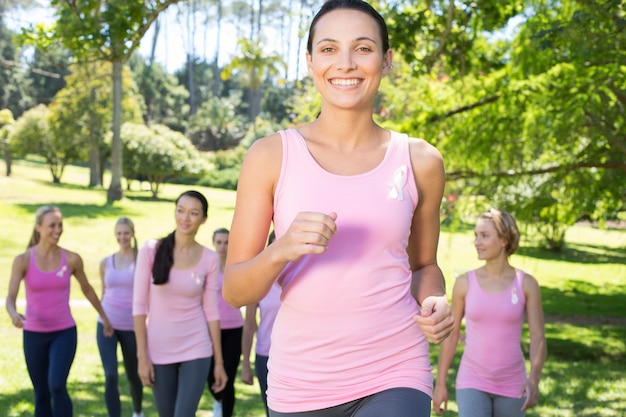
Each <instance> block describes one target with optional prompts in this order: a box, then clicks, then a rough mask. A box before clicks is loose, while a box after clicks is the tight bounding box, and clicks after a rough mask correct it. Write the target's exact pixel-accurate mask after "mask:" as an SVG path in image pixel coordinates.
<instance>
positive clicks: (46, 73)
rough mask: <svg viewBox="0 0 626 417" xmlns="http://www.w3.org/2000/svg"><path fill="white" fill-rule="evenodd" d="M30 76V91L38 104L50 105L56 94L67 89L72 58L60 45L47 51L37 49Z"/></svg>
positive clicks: (51, 46) (54, 45)
mask: <svg viewBox="0 0 626 417" xmlns="http://www.w3.org/2000/svg"><path fill="white" fill-rule="evenodd" d="M29 67H30V68H31V69H32V70H31V71H30V74H29V75H28V79H29V80H30V81H31V83H30V90H31V92H32V93H31V94H32V96H33V98H34V99H35V100H36V102H37V104H45V105H49V104H50V102H51V101H52V98H53V97H54V96H55V95H56V93H57V92H58V91H59V90H60V89H62V88H63V87H65V77H66V76H67V75H68V74H69V73H70V56H69V54H68V52H67V51H66V50H65V49H63V48H61V47H60V45H58V44H52V45H50V46H49V47H48V48H45V49H35V50H34V51H33V54H32V59H31V62H29Z"/></svg>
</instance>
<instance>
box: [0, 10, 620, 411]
mask: <svg viewBox="0 0 626 417" xmlns="http://www.w3.org/2000/svg"><path fill="white" fill-rule="evenodd" d="M321 3H322V2H321V1H312V0H311V1H307V0H300V1H296V0H283V1H277V0H273V1H272V0H256V1H254V0H251V1H234V0H232V1H215V0H205V1H199V0H189V1H175V0H171V1H156V0H152V1H145V2H135V1H126V0H117V1H114V2H113V1H101V2H99V1H96V0H81V1H65V0H55V1H52V2H51V3H45V2H36V1H32V0H20V1H10V0H0V51H1V55H0V90H1V91H0V92H1V94H0V144H1V147H2V148H1V151H2V153H3V156H4V163H3V164H1V165H0V169H2V171H3V173H4V174H5V176H2V177H0V226H1V227H2V228H1V229H0V230H2V231H3V233H2V234H1V236H0V271H1V275H0V288H6V286H7V284H8V277H9V271H10V264H11V261H12V259H13V257H14V256H15V255H16V254H17V253H19V252H20V251H22V250H23V249H24V246H25V244H26V242H27V239H28V236H29V234H30V231H31V227H32V223H33V218H34V212H35V210H36V209H37V207H38V206H40V205H42V204H49V203H53V204H56V205H58V206H59V207H60V208H61V209H62V211H63V213H64V215H65V220H66V221H65V229H66V230H65V233H64V236H63V239H62V242H61V243H62V245H63V246H65V247H67V248H68V249H72V250H75V251H77V252H79V253H80V254H81V255H82V256H83V258H84V261H85V265H86V269H87V272H88V276H89V277H90V280H91V282H92V284H93V285H94V286H95V287H96V288H97V289H98V290H99V288H100V283H99V282H98V281H99V280H98V278H97V264H98V261H99V260H100V259H101V258H102V257H103V256H105V255H106V254H108V253H110V252H112V251H114V250H115V241H114V239H113V235H112V233H113V232H112V227H113V224H114V221H115V219H116V218H117V217H119V216H121V215H127V216H129V217H131V218H133V220H135V222H136V224H137V232H138V235H139V239H140V240H145V239H147V238H151V237H159V236H162V235H164V234H166V233H167V232H168V231H170V229H171V228H173V221H171V222H168V221H167V219H171V217H170V216H171V215H172V212H173V204H172V201H173V199H174V198H175V197H176V195H177V194H178V193H179V192H180V191H181V190H184V189H186V188H189V187H194V188H198V189H200V190H202V191H203V192H205V193H206V194H207V195H208V197H209V200H210V202H211V209H210V218H209V221H208V224H207V225H206V226H204V228H203V231H202V232H201V236H200V240H201V241H202V242H203V243H205V244H206V245H208V246H210V243H211V242H210V233H211V231H212V230H213V229H214V228H217V227H228V225H229V224H230V218H231V215H232V209H233V206H234V195H235V192H234V189H235V187H236V182H237V176H238V172H239V167H240V164H241V161H242V158H243V155H244V154H245V151H246V149H247V147H249V146H250V144H251V143H253V142H254V140H256V139H257V138H259V137H261V136H263V135H265V134H267V133H269V132H273V131H275V130H278V129H282V128H287V127H297V126H298V125H299V124H301V123H305V122H306V121H308V120H311V119H312V118H313V117H315V115H316V113H317V111H318V110H319V98H318V97H317V96H316V95H315V92H314V90H313V87H312V85H311V82H310V80H309V79H308V78H306V77H302V75H301V74H302V70H301V68H298V65H301V64H300V63H299V62H301V61H299V60H298V59H294V58H293V57H294V56H302V55H303V53H304V52H303V51H304V45H303V44H304V40H303V38H302V36H303V35H304V34H305V31H306V27H307V26H308V24H309V22H310V19H311V16H312V14H313V13H314V11H315V10H317V8H319V6H320V5H321ZM373 4H375V5H376V7H378V8H379V10H381V11H383V13H384V15H385V16H386V18H387V20H388V23H389V29H390V36H391V42H392V46H393V48H394V50H395V51H396V55H395V59H394V60H395V67H394V69H393V71H392V73H391V74H390V76H389V77H387V78H386V79H385V80H384V81H383V85H382V88H381V94H380V97H379V99H378V101H377V104H376V109H375V114H374V117H375V118H376V120H377V121H379V122H380V123H381V124H383V125H384V126H385V127H387V128H390V129H396V130H399V131H403V132H406V133H408V134H410V135H412V136H416V137H423V138H425V139H426V140H428V141H429V142H431V143H433V144H434V145H435V146H437V148H438V149H440V150H441V152H442V154H443V155H444V158H445V161H446V170H447V180H448V181H447V191H446V198H445V199H444V201H442V226H443V234H442V239H441V242H440V253H439V258H440V263H441V265H442V268H443V269H444V273H445V275H446V277H447V280H448V287H449V288H452V284H453V282H454V277H455V276H456V275H458V274H459V273H461V272H463V271H465V270H467V269H470V268H474V267H476V266H477V265H478V264H477V262H476V259H475V254H474V249H473V247H472V227H473V221H474V219H475V216H476V215H477V214H478V213H479V212H480V211H482V210H484V209H485V208H487V207H489V206H496V207H498V208H502V209H506V210H509V211H511V212H512V213H514V214H515V216H516V217H517V218H518V220H519V221H520V225H521V227H522V232H523V236H524V238H523V241H522V247H521V249H520V252H519V254H518V255H515V256H514V258H513V260H512V261H513V264H514V265H516V266H519V267H521V268H523V269H525V270H526V271H527V272H529V273H531V274H533V275H535V276H536V277H537V278H538V280H539V282H540V284H541V286H542V295H543V300H544V309H545V312H546V315H547V317H548V324H547V326H546V329H547V338H548V351H549V354H548V362H547V364H546V371H545V373H544V377H543V379H542V382H541V385H540V388H541V392H542V396H543V399H542V402H541V404H540V406H539V407H538V408H536V409H535V410H532V411H531V412H530V413H529V416H539V415H541V416H623V415H625V414H626V376H625V375H626V372H625V371H626V365H625V364H626V347H625V342H624V341H625V340H626V328H625V318H626V303H625V302H624V301H625V300H626V296H625V295H624V294H625V289H626V288H625V287H626V266H625V265H626V237H625V236H626V232H625V229H624V223H625V221H626V213H625V210H626V209H625V207H626V204H625V202H626V187H624V184H626V121H625V115H626V111H625V108H626V64H625V63H626V12H625V2H624V1H620V0H599V1H573V0H566V1H558V2H557V1H549V0H528V1H521V0H505V1H495V0H480V1H471V2H470V1H467V2H465V1H450V0H433V1H429V2H415V1H409V0H406V1H402V0H396V1H392V0H389V1H376V2H373ZM42 6H43V7H45V8H47V9H48V10H51V11H52V12H51V13H49V14H48V18H46V19H45V20H43V21H42V22H35V24H31V23H32V20H31V21H29V22H31V23H25V24H22V23H24V22H26V20H24V19H23V16H24V15H29V14H32V15H38V12H37V13H36V10H40V8H41V7H42ZM95 11H99V12H98V13H96V12H95ZM162 13H163V16H166V13H167V15H169V16H171V15H174V16H175V19H174V20H175V21H176V22H177V23H176V24H177V25H178V26H176V25H175V24H172V23H169V24H165V21H163V22H161V21H162V19H163V18H164V17H159V16H160V15H161V14H162ZM170 19H171V18H170ZM168 21H169V20H168ZM169 22H171V21H169ZM159 28H160V29H159ZM207 28H210V30H208V29H207ZM166 30H167V31H170V34H169V38H171V37H173V36H174V35H173V34H172V33H171V32H172V31H173V32H174V33H177V31H178V32H179V33H177V34H178V35H180V37H181V41H180V43H179V48H180V49H181V50H183V51H184V54H183V56H184V57H185V59H184V60H182V61H181V60H176V62H177V63H178V64H180V65H173V64H172V62H167V63H163V62H160V61H159V58H158V54H157V53H156V50H157V48H158V45H159V39H160V36H163V32H164V31H166ZM159 33H161V35H160V34H159ZM221 39H228V40H229V42H221V41H220V40H221ZM233 40H234V41H233ZM207 44H211V45H214V48H213V49H211V48H206V45H207ZM228 44H230V45H233V44H234V45H236V46H235V47H234V51H230V52H229V53H224V52H222V53H220V52H219V50H220V46H221V45H228ZM231 47H232V46H231ZM145 51H148V52H145ZM294 65H295V66H296V68H294ZM20 295H21V296H22V297H23V290H22V292H21V294H20ZM82 298H83V297H82V296H81V295H80V294H79V292H78V291H77V290H76V289H75V288H74V289H73V292H72V299H73V301H74V302H75V305H74V314H75V316H76V317H77V320H78V322H79V333H80V339H79V351H78V353H77V358H76V361H75V363H74V367H73V368H72V373H71V374H70V390H71V391H72V395H73V397H74V399H75V407H76V409H75V410H76V415H78V416H101V415H104V414H105V412H104V411H103V410H104V406H103V402H102V392H103V381H102V371H101V366H100V363H99V358H98V356H97V349H96V348H95V338H94V337H93V334H94V331H95V313H94V312H93V310H92V309H91V308H90V307H88V306H85V305H84V302H82V301H81V300H82ZM0 332H1V335H0V337H1V338H2V340H3V343H2V345H0V358H1V359H0V415H2V416H5V415H6V416H31V415H32V411H33V410H32V404H31V403H32V398H31V396H32V393H31V392H32V389H31V387H30V382H29V380H28V376H27V373H26V370H25V366H24V363H23V355H22V352H21V332H20V331H19V330H17V329H14V328H12V326H11V325H10V322H9V321H8V319H7V317H6V315H4V316H2V318H1V319H0ZM525 349H527V346H525ZM437 351H438V349H437V348H436V347H434V348H433V349H432V352H433V360H436V355H437ZM457 361H458V357H457ZM452 379H453V375H452V376H451V380H452ZM451 382H452V381H451ZM238 389H239V397H238V398H239V404H240V405H241V407H240V408H238V411H237V412H238V414H237V415H241V416H247V415H250V416H254V415H260V413H261V412H262V411H261V408H260V401H259V399H258V395H257V391H256V387H244V386H242V385H241V384H239V385H238ZM149 397H150V395H149V393H147V395H146V398H147V401H148V409H147V410H148V412H151V411H152V412H151V415H153V414H154V412H153V408H150V407H152V405H151V402H150V399H149ZM454 407H455V405H454V402H451V409H452V411H450V412H449V413H448V415H455V412H454V410H455V408H454ZM209 409H210V401H209V398H208V394H207V395H206V396H205V398H203V403H202V404H201V410H209ZM200 413H204V414H202V415H208V414H207V413H209V412H208V411H201V412H200ZM200 413H199V415H200Z"/></svg>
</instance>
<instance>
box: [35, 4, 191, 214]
mask: <svg viewBox="0 0 626 417" xmlns="http://www.w3.org/2000/svg"><path fill="white" fill-rule="evenodd" d="M178 1H179V0H146V1H135V0H115V1H112V0H52V1H51V3H52V5H53V6H54V7H56V8H57V13H56V17H57V21H56V24H55V25H53V27H51V28H46V27H44V26H42V25H40V26H38V27H36V28H34V29H33V30H31V31H29V32H28V33H27V34H26V35H28V36H27V37H30V39H31V41H34V42H35V43H38V44H39V45H50V44H51V43H52V42H60V43H61V44H62V45H63V46H64V47H65V48H67V49H68V50H69V51H70V52H71V54H72V55H73V56H74V57H75V58H76V59H77V60H79V61H89V60H92V59H99V60H102V61H106V62H110V63H111V64H112V67H113V68H112V69H113V70H112V74H111V76H112V80H113V128H112V132H113V136H112V142H111V184H110V186H109V189H108V192H107V200H108V201H109V202H112V201H115V200H120V199H122V197H123V191H122V183H121V179H122V157H123V153H122V143H121V140H120V128H121V121H122V114H121V113H122V111H121V110H122V107H121V103H122V68H123V65H124V63H125V62H126V61H127V60H128V59H129V57H130V56H131V54H132V53H133V51H135V50H136V49H137V48H138V47H139V42H140V41H141V39H142V38H143V36H144V34H145V33H146V31H147V30H148V28H149V27H150V25H151V24H152V22H154V20H155V19H156V18H157V17H158V15H159V14H160V13H161V12H162V11H164V10H165V9H166V8H167V7H168V6H169V5H171V4H174V3H177V2H178Z"/></svg>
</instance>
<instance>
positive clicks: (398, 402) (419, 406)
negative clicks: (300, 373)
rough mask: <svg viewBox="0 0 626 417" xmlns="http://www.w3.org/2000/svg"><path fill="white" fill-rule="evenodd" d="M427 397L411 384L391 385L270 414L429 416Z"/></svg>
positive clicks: (272, 416)
mask: <svg viewBox="0 0 626 417" xmlns="http://www.w3.org/2000/svg"><path fill="white" fill-rule="evenodd" d="M430 401H431V400H430V397H429V396H428V395H426V394H424V393H423V392H421V391H418V390H415V389H411V388H392V389H388V390H385V391H381V392H378V393H376V394H372V395H368V396H367V397H363V398H359V399H358V400H354V401H350V402H349V403H345V404H341V405H338V406H335V407H330V408H324V409H322V410H314V411H304V412H300V413H278V412H276V411H272V410H270V417H380V416H393V417H428V416H430V405H431V403H430Z"/></svg>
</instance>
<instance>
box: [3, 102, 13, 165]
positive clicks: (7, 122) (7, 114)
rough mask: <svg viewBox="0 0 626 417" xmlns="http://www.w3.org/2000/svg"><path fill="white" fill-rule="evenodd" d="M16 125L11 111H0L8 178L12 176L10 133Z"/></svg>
mask: <svg viewBox="0 0 626 417" xmlns="http://www.w3.org/2000/svg"><path fill="white" fill-rule="evenodd" d="M13 123H15V119H13V113H11V110H9V109H2V110H0V149H2V154H3V156H4V165H5V173H6V176H7V177H10V176H11V146H10V142H9V133H10V132H11V129H12V127H13Z"/></svg>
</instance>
